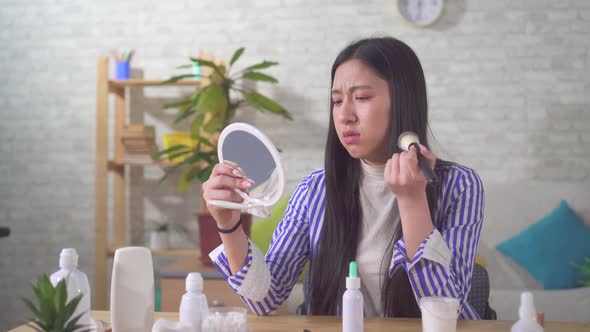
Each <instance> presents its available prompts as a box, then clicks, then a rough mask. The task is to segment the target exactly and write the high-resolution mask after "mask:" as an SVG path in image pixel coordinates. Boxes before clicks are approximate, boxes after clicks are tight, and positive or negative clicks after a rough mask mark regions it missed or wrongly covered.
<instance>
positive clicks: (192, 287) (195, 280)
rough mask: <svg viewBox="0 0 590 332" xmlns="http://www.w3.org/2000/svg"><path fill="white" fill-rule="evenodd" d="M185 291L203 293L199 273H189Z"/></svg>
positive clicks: (201, 278)
mask: <svg viewBox="0 0 590 332" xmlns="http://www.w3.org/2000/svg"><path fill="white" fill-rule="evenodd" d="M186 291H187V292H201V291H203V277H202V276H201V274H200V273H199V272H191V273H189V274H188V275H187V276H186Z"/></svg>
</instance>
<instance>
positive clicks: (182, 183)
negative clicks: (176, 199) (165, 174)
mask: <svg viewBox="0 0 590 332" xmlns="http://www.w3.org/2000/svg"><path fill="white" fill-rule="evenodd" d="M190 170H191V167H185V168H184V169H183V170H182V173H181V174H180V176H179V177H178V182H177V183H176V190H177V191H178V192H180V193H183V192H185V191H187V189H188V188H189V187H190V185H191V184H190V182H187V181H186V175H187V174H188V173H189V172H190Z"/></svg>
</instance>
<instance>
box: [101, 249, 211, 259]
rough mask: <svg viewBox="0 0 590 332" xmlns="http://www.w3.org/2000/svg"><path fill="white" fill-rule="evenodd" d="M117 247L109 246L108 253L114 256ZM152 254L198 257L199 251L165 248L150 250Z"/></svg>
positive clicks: (199, 255)
mask: <svg viewBox="0 0 590 332" xmlns="http://www.w3.org/2000/svg"><path fill="white" fill-rule="evenodd" d="M117 249H118V248H117V247H109V249H108V255H109V256H111V257H112V256H114V255H115V251H116V250H117ZM152 255H153V256H172V257H191V258H195V259H198V258H199V257H201V253H200V252H199V250H198V249H166V250H152Z"/></svg>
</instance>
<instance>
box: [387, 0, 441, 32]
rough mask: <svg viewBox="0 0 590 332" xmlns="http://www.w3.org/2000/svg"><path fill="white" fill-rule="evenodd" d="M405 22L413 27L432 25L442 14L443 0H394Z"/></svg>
mask: <svg viewBox="0 0 590 332" xmlns="http://www.w3.org/2000/svg"><path fill="white" fill-rule="evenodd" d="M396 1H397V9H398V11H399V13H400V15H401V17H402V18H403V19H404V21H406V23H408V24H410V25H412V26H415V27H420V28H422V27H426V26H429V25H432V24H433V23H434V22H436V20H438V18H439V17H440V16H441V15H442V12H443V8H444V0H396Z"/></svg>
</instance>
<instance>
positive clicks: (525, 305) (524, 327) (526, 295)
mask: <svg viewBox="0 0 590 332" xmlns="http://www.w3.org/2000/svg"><path fill="white" fill-rule="evenodd" d="M518 316H519V319H518V321H517V322H516V323H514V325H512V330H511V331H512V332H543V327H542V326H541V325H539V323H537V310H536V309H535V303H534V300H533V294H532V293H531V292H522V294H520V308H519V309H518Z"/></svg>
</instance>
